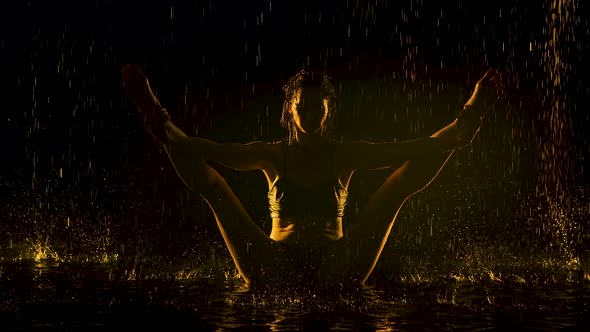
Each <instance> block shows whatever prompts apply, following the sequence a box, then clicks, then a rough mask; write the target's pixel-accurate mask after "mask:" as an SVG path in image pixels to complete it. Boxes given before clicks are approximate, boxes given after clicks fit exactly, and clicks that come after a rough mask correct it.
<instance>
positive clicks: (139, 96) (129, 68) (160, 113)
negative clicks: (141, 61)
mask: <svg viewBox="0 0 590 332" xmlns="http://www.w3.org/2000/svg"><path fill="white" fill-rule="evenodd" d="M121 73H122V75H123V88H124V89H125V91H126V92H127V95H129V97H130V98H131V100H132V101H133V103H134V104H135V106H136V107H137V109H138V110H139V115H140V116H141V118H142V119H143V123H144V125H145V127H146V128H147V130H148V131H149V132H150V133H151V134H152V136H154V138H155V139H156V140H158V142H160V143H162V144H165V143H167V141H168V137H167V136H168V135H167V130H166V125H165V124H166V122H168V121H170V116H169V114H168V112H167V111H166V110H165V109H163V108H162V106H161V105H160V101H158V98H156V96H155V95H154V93H153V92H152V89H151V88H150V83H149V81H148V79H147V77H146V76H145V75H144V74H143V73H142V72H141V70H139V68H138V67H137V66H136V65H126V66H124V67H123V70H122V71H121Z"/></svg>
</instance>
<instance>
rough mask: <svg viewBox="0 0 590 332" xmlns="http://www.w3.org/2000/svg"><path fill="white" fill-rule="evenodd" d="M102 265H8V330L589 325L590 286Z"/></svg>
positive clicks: (1, 293) (4, 298)
mask: <svg viewBox="0 0 590 332" xmlns="http://www.w3.org/2000/svg"><path fill="white" fill-rule="evenodd" d="M116 275H117V273H113V266H109V265H107V264H100V263H69V264H67V263H51V262H45V261H41V262H35V261H32V260H31V261H21V262H10V263H1V264H0V327H2V329H3V330H10V329H15V328H39V327H46V328H52V327H53V328H55V327H60V328H63V327H68V328H74V329H75V328H80V327H93V328H94V329H102V328H104V329H112V328H113V327H115V326H120V322H123V325H126V326H129V327H133V328H138V327H139V328H141V327H154V326H157V327H161V328H166V329H168V328H174V327H181V326H182V327H184V326H188V327H190V328H192V329H199V330H217V331H226V330H234V329H242V328H245V329H256V330H262V331H293V330H318V329H319V330H328V329H329V330H379V331H398V330H399V331H403V330H425V329H430V330H454V329H467V330H474V329H478V330H479V329H486V328H494V329H495V328H501V327H508V326H509V327H510V328H512V329H514V328H523V327H527V328H534V329H539V330H556V329H563V328H568V327H575V326H578V327H580V326H582V325H583V324H588V323H589V321H588V319H587V318H586V317H587V316H588V310H589V308H590V287H589V285H588V284H583V283H554V284H551V283H542V284H528V283H513V282H509V281H504V282H482V281H478V282H472V281H469V280H464V281H457V280H456V279H453V278H447V279H446V280H439V281H433V282H419V283H417V282H396V283H391V284H388V285H383V286H378V287H365V288H362V289H359V290H352V291H347V292H344V291H341V292H339V293H336V292H331V293H322V292H311V291H307V290H306V291H300V292H293V293H290V294H285V293H281V294H279V293H277V294H272V293H268V292H259V291H255V290H251V289H248V288H247V287H246V286H245V285H243V284H236V283H233V282H226V283H220V282H215V281H212V280H210V279H191V280H188V279H184V280H163V279H144V280H124V279H118V278H116Z"/></svg>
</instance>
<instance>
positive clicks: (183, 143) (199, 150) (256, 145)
mask: <svg viewBox="0 0 590 332" xmlns="http://www.w3.org/2000/svg"><path fill="white" fill-rule="evenodd" d="M272 144H273V143H266V142H251V143H246V144H243V143H217V142H214V141H211V140H208V139H205V138H200V137H186V138H183V139H180V140H177V141H175V142H174V143H172V144H171V146H170V147H169V148H171V149H174V150H176V153H183V154H190V155H192V156H195V157H196V158H203V159H204V160H205V161H215V162H218V163H220V164H222V165H223V166H225V167H229V168H233V169H235V170H239V171H250V170H257V169H260V170H262V169H267V168H268V165H269V162H270V160H271V158H270V156H271V153H270V152H271V146H272Z"/></svg>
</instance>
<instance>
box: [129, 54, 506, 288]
mask: <svg viewBox="0 0 590 332" xmlns="http://www.w3.org/2000/svg"><path fill="white" fill-rule="evenodd" d="M122 72H123V84H124V87H125V89H126V91H127V93H128V94H129V96H130V98H131V99H132V100H133V102H134V103H135V105H136V106H137V108H138V109H139V112H140V114H141V115H142V118H143V119H144V123H145V125H146V128H147V129H148V130H149V131H150V132H151V134H152V135H153V136H154V137H155V138H156V139H157V140H158V141H159V142H160V143H161V144H162V145H163V146H164V148H165V150H166V152H167V153H168V156H169V157H170V160H171V161H172V163H173V165H174V168H175V169H176V172H177V173H178V176H179V177H180V178H181V179H182V181H183V182H184V183H185V184H186V186H187V187H188V188H189V189H190V190H192V191H194V192H196V193H199V194H200V195H201V196H202V197H203V198H204V199H205V200H206V201H207V203H208V205H209V206H210V207H211V209H212V211H213V213H214V215H215V219H216V221H217V226H218V227H219V230H220V231H221V234H222V236H223V239H224V240H225V243H226V245H227V248H228V249H229V252H230V254H231V256H232V258H233V260H234V262H235V264H236V267H237V268H238V271H239V273H240V275H241V276H242V277H243V278H244V280H245V281H246V282H248V283H250V284H252V283H258V282H264V283H277V284H280V282H289V281H292V282H313V281H321V282H324V283H329V284H331V283H336V284H351V283H352V284H362V283H364V282H365V281H366V280H367V278H368V277H369V275H370V274H371V271H372V270H373V268H374V267H375V264H376V263H377V260H378V259H379V256H380V254H381V251H382V250H383V247H384V245H385V243H386V241H387V238H388V236H389V233H390V231H391V227H392V225H393V222H394V221H395V218H396V216H397V214H398V212H399V210H400V208H401V207H402V205H403V204H404V202H405V201H406V200H407V199H408V198H409V197H410V196H411V195H413V194H415V193H417V192H419V191H421V190H422V189H424V188H425V187H426V186H428V184H429V183H430V182H431V181H432V180H433V179H434V178H435V177H436V175H437V174H438V173H439V172H440V170H441V169H442V167H444V165H445V164H446V163H447V161H448V160H449V158H450V157H451V155H452V154H453V151H454V150H455V149H456V148H457V147H459V146H461V145H465V144H468V143H470V142H471V140H472V139H473V138H474V136H475V135H476V133H477V131H478V130H479V127H480V125H481V123H482V121H483V118H484V115H485V113H486V112H487V111H488V110H489V109H490V107H491V106H492V104H493V103H494V102H496V100H497V99H498V98H499V96H500V95H501V93H502V81H501V75H500V74H499V73H498V72H496V71H495V70H488V71H487V72H486V73H485V75H484V76H483V77H482V78H481V79H480V80H479V82H478V83H477V84H476V87H475V91H474V93H473V95H472V97H471V98H470V99H469V101H468V102H467V103H466V104H465V107H464V109H463V110H462V111H461V113H460V115H459V117H458V118H457V119H455V120H454V121H453V122H452V123H450V124H448V125H447V126H445V127H444V128H442V129H440V130H439V131H437V132H436V133H434V134H433V135H432V136H430V137H427V138H422V139H416V140H411V141H406V142H398V143H369V142H363V141H356V142H344V143H342V142H337V141H333V140H331V139H330V137H329V129H331V122H332V120H333V119H334V112H335V110H336V108H335V107H334V104H335V97H336V96H335V92H334V88H333V86H332V85H331V83H330V81H329V78H328V77H327V76H326V75H324V74H321V73H310V72H306V71H301V72H300V73H299V74H297V75H296V76H295V77H293V78H291V79H290V80H289V82H288V83H287V85H286V86H285V88H284V92H285V101H284V106H283V114H282V119H281V124H282V125H283V126H285V127H286V128H287V129H288V132H289V136H288V139H285V140H283V141H280V142H275V143H267V142H251V143H247V144H242V143H228V144H221V143H216V142H213V141H210V140H207V139H204V138H199V137H188V136H187V135H186V134H184V133H183V132H182V131H181V130H180V129H178V128H177V127H176V126H175V125H174V124H173V123H172V122H171V120H170V117H169V115H168V113H167V112H166V110H165V109H164V108H162V106H161V105H160V103H159V101H158V99H157V98H156V97H155V96H154V94H153V93H152V91H151V89H150V86H149V83H148V80H147V78H146V77H145V76H144V75H143V73H142V72H141V71H140V70H139V69H138V68H137V67H136V66H134V65H127V66H125V67H124V68H123V71H122ZM208 161H215V162H218V163H220V164H222V165H224V166H226V167H229V168H232V169H236V170H242V171H248V170H261V171H262V172H263V173H264V175H265V177H266V180H267V183H268V202H269V208H270V215H271V218H272V230H271V232H270V234H266V233H265V232H264V231H262V230H261V229H260V228H259V227H258V225H257V224H256V223H255V222H254V221H253V220H252V218H251V217H250V216H249V215H248V213H247V212H246V210H245V209H244V207H243V206H242V203H241V202H240V200H239V199H238V198H237V197H236V195H235V194H234V193H233V191H232V190H231V189H230V187H229V186H228V184H227V182H226V181H225V180H224V179H223V178H222V177H221V176H220V175H219V173H218V172H217V171H215V170H214V169H213V168H211V167H209V166H208V165H207V162H208ZM400 161H402V162H404V161H405V162H404V163H403V165H402V166H401V167H399V168H397V169H396V170H394V171H393V172H392V173H391V175H390V176H389V177H388V178H387V179H386V180H385V182H384V183H383V184H382V185H381V186H380V187H379V188H378V189H377V191H376V192H375V193H374V194H373V195H372V196H371V197H370V198H369V201H368V203H367V205H366V206H365V207H364V208H363V209H362V210H360V212H359V214H358V216H357V217H358V221H357V222H356V223H355V225H354V227H351V228H350V231H349V232H348V234H346V235H344V234H343V231H342V218H343V216H344V210H345V206H346V200H347V195H348V192H347V188H348V185H349V183H350V179H351V177H352V175H353V174H354V172H355V171H356V170H361V169H363V170H370V169H382V168H386V167H390V166H392V165H399V164H400Z"/></svg>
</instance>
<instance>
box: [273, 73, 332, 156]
mask: <svg viewBox="0 0 590 332" xmlns="http://www.w3.org/2000/svg"><path fill="white" fill-rule="evenodd" d="M304 86H305V87H310V86H313V87H319V88H320V89H321V92H322V97H323V98H324V99H327V100H328V115H327V117H326V121H324V124H323V125H322V127H321V128H320V136H321V137H322V138H324V139H328V138H329V137H330V136H331V134H332V132H333V130H334V119H335V117H336V113H337V105H336V90H335V89H334V86H333V85H332V83H331V82H330V77H329V76H328V75H326V74H324V73H320V72H308V71H306V70H305V69H302V70H301V71H300V72H299V73H298V74H297V75H295V76H293V77H292V78H291V79H289V81H288V82H287V84H285V85H284V86H283V92H284V93H285V101H284V102H283V114H282V116H281V125H282V126H283V127H285V128H287V131H288V133H289V137H288V138H289V145H290V144H293V143H294V142H295V141H296V140H297V125H296V124H295V122H294V120H293V115H292V114H291V112H290V108H291V103H292V102H293V97H294V96H295V93H296V92H297V91H298V90H299V89H301V88H302V87H304Z"/></svg>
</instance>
